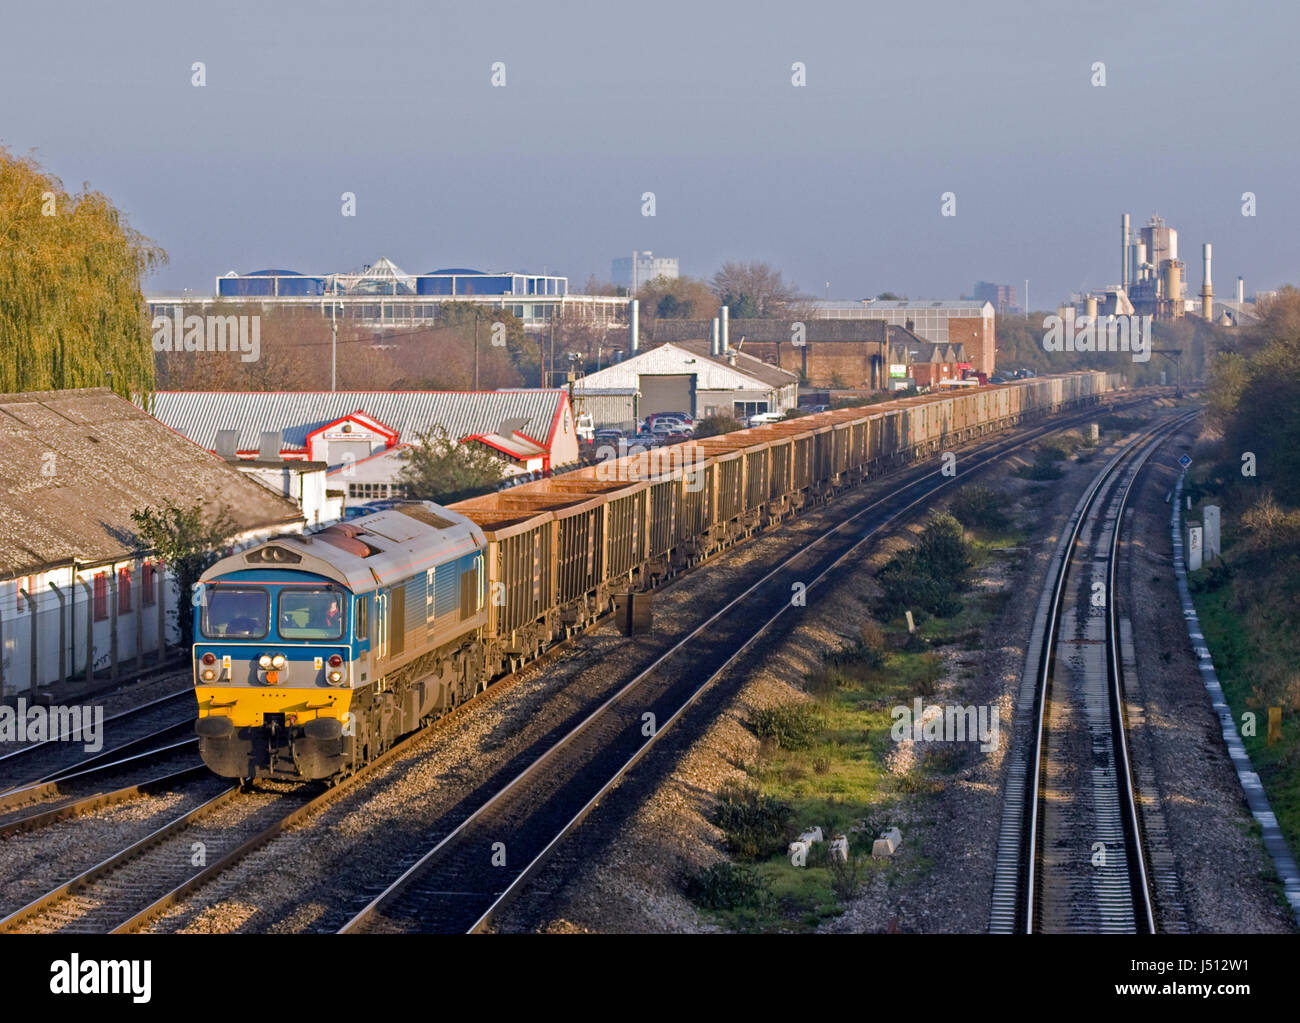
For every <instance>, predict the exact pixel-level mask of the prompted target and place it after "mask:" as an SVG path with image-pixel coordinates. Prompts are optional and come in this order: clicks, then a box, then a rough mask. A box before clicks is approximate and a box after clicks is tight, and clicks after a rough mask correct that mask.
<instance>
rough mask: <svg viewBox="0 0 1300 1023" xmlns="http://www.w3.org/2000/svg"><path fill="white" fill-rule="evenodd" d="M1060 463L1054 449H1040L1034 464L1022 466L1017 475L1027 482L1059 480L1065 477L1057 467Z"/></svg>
mask: <svg viewBox="0 0 1300 1023" xmlns="http://www.w3.org/2000/svg"><path fill="white" fill-rule="evenodd" d="M1059 461H1060V458H1059V457H1057V454H1056V453H1054V450H1053V449H1052V448H1038V449H1037V450H1036V451H1035V452H1034V464H1033V465H1026V466H1022V467H1021V468H1020V469H1019V470H1018V471H1017V473H1016V475H1017V476H1019V477H1020V478H1021V479H1026V480H1039V481H1042V480H1059V479H1060V478H1061V476H1062V475H1064V474H1063V473H1062V472H1061V470H1060V468H1058V467H1057V465H1056V463H1057V462H1059Z"/></svg>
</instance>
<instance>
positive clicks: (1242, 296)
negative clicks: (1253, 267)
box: [1237, 274, 1246, 306]
mask: <svg viewBox="0 0 1300 1023" xmlns="http://www.w3.org/2000/svg"><path fill="white" fill-rule="evenodd" d="M1245 304H1246V282H1245V280H1244V279H1243V278H1242V276H1241V274H1238V275H1237V305H1238V306H1242V305H1245Z"/></svg>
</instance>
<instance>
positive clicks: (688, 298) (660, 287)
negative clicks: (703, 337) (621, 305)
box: [636, 277, 718, 330]
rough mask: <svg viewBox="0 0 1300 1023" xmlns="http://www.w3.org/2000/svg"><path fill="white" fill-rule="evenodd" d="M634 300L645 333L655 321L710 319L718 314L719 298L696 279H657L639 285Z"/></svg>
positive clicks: (705, 283)
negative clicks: (637, 303) (638, 304)
mask: <svg viewBox="0 0 1300 1023" xmlns="http://www.w3.org/2000/svg"><path fill="white" fill-rule="evenodd" d="M636 297H637V298H638V299H640V301H641V323H642V328H643V329H645V330H650V329H652V328H653V327H654V323H655V321H656V320H658V319H664V320H711V319H713V317H715V316H717V315H718V297H717V296H716V295H715V294H714V293H713V290H712V289H711V288H710V287H709V285H708V283H707V282H705V281H702V280H700V279H699V278H697V277H656V278H655V279H654V280H652V281H646V283H645V284H643V285H641V289H640V290H639V291H638V292H637V293H636Z"/></svg>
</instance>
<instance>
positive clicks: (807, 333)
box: [653, 319, 927, 390]
mask: <svg viewBox="0 0 1300 1023" xmlns="http://www.w3.org/2000/svg"><path fill="white" fill-rule="evenodd" d="M710 329H711V322H710V321H708V320H664V319H661V320H658V321H656V323H655V325H654V337H653V343H654V344H660V343H662V342H665V341H670V342H680V341H685V340H692V341H698V339H702V338H707V337H708V336H709V332H710ZM728 335H729V344H730V346H731V347H732V348H733V349H735V350H736V351H738V352H741V353H743V354H744V355H748V356H752V357H754V358H756V359H760V360H761V361H763V362H766V363H768V364H769V365H772V366H777V367H779V368H781V369H784V370H786V371H787V372H790V373H794V374H797V375H798V376H799V377H801V378H802V379H803V380H804V381H806V382H807V385H808V386H810V387H825V388H855V389H856V388H866V389H870V390H884V389H885V388H887V387H889V381H890V378H891V377H900V376H903V375H905V370H901V369H900V367H905V366H906V365H907V364H908V362H909V359H908V356H907V352H908V350H909V348H911V347H913V346H915V345H916V344H921V345H926V344H927V342H926V341H925V339H924V338H921V337H918V336H917V335H916V334H914V333H913V332H911V331H909V330H908V329H907V328H906V327H900V326H895V325H892V324H887V323H886V322H885V321H884V320H820V319H807V320H773V319H762V320H759V319H735V320H731V321H730V324H729V330H728Z"/></svg>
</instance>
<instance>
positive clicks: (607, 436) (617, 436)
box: [595, 429, 623, 444]
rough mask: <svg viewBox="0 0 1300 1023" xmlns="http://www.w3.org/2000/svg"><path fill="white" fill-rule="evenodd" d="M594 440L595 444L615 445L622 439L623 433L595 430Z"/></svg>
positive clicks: (619, 431)
mask: <svg viewBox="0 0 1300 1023" xmlns="http://www.w3.org/2000/svg"><path fill="white" fill-rule="evenodd" d="M595 439H596V443H597V444H617V443H618V442H619V441H621V440H622V439H623V431H622V430H609V429H604V430H597V431H596V438H595Z"/></svg>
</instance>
